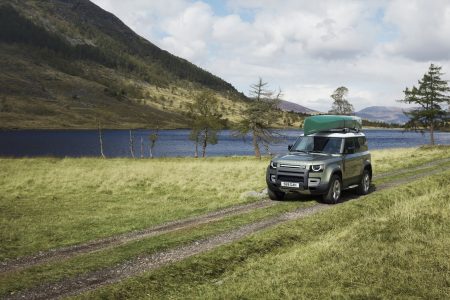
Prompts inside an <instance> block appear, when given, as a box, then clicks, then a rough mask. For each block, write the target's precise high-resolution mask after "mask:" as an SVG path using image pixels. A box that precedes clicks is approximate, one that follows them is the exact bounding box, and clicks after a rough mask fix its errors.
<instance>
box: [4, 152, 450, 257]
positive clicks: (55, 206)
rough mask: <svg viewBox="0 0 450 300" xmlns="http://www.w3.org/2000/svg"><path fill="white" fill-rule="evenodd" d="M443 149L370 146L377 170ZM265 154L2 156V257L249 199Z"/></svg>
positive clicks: (261, 178) (258, 185)
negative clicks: (374, 148)
mask: <svg viewBox="0 0 450 300" xmlns="http://www.w3.org/2000/svg"><path fill="white" fill-rule="evenodd" d="M449 156H450V150H448V148H432V149H426V150H420V149H419V150H417V149H397V150H392V149H390V150H377V151H373V164H374V169H375V172H386V171H389V170H397V169H399V168H402V167H404V166H412V165H415V164H418V163H421V162H424V161H427V160H431V159H436V158H439V157H449ZM267 163H268V158H265V159H263V160H257V159H254V158H251V157H237V158H208V159H197V160H196V159H193V158H166V159H154V160H145V159H144V160H133V159H106V160H103V159H96V158H80V159H70V158H66V159H56V158H33V159H0V166H1V168H0V216H1V218H0V229H1V232H0V243H1V246H0V247H1V248H0V249H1V251H0V260H6V259H10V258H14V257H17V256H22V255H26V254H30V253H33V252H36V251H41V250H46V249H50V248H54V247H60V246H64V245H71V244H75V243H80V242H83V241H88V240H91V239H94V238H99V237H105V236H110V235H113V234H117V233H122V232H127V231H131V230H135V229H141V228H144V227H148V226H152V225H155V224H160V223H162V222H166V221H170V220H174V219H179V218H184V217H188V216H192V215H198V214H201V213H204V212H207V211H212V210H216V209H219V208H223V207H227V206H231V205H236V204H240V203H244V202H249V201H254V199H246V198H243V197H241V194H243V193H244V192H246V191H252V190H261V189H263V188H265V169H266V166H267Z"/></svg>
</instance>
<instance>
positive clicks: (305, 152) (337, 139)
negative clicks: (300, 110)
mask: <svg viewBox="0 0 450 300" xmlns="http://www.w3.org/2000/svg"><path fill="white" fill-rule="evenodd" d="M361 127H362V126H361V119H360V118H357V117H350V116H332V115H322V116H313V117H309V118H307V119H305V126H304V134H302V135H301V136H300V137H299V138H298V139H297V140H296V142H295V143H294V144H293V145H289V146H288V150H289V153H287V154H285V155H280V156H276V157H274V158H273V159H272V160H271V161H270V164H269V166H268V167H267V174H266V182H267V187H268V194H269V197H270V199H272V200H283V199H284V197H285V195H286V193H299V194H315V195H322V196H323V200H324V202H326V203H330V204H334V203H337V202H338V201H339V199H340V197H341V193H342V190H344V189H353V188H355V189H356V191H357V192H358V193H359V194H362V195H364V194H367V193H369V190H370V183H371V179H372V165H371V157H370V153H369V151H368V146H367V140H366V137H365V135H364V134H363V133H362V132H361V131H360V129H361Z"/></svg>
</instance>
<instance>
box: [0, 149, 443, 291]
mask: <svg viewBox="0 0 450 300" xmlns="http://www.w3.org/2000/svg"><path fill="white" fill-rule="evenodd" d="M449 157H450V147H433V148H429V147H425V148H419V149H389V150H377V151H372V159H373V165H374V169H375V170H374V172H375V175H377V174H382V173H383V174H386V172H396V171H399V170H402V169H403V168H405V167H409V168H414V167H416V166H419V165H422V164H424V163H426V162H429V161H433V160H436V159H442V158H449ZM267 162H268V158H264V159H263V160H256V159H254V158H250V157H237V158H208V159H192V158H168V159H154V160H149V159H141V160H132V159H106V160H102V159H95V158H90V159H55V158H37V159H0V165H1V166H2V168H0V211H1V224H0V226H1V235H0V238H1V239H0V241H1V252H0V253H1V261H7V260H9V259H11V258H15V257H19V256H23V255H29V254H33V253H36V252H38V251H45V250H48V249H51V248H57V247H61V246H65V245H71V244H77V243H80V242H85V241H89V240H92V239H96V238H101V237H107V236H111V235H114V234H118V233H124V232H129V231H131V230H136V229H142V228H146V227H149V226H153V225H156V224H161V223H163V222H166V221H170V220H176V219H180V218H185V217H189V216H196V215H200V214H202V213H205V212H208V211H214V210H217V209H219V208H224V207H228V206H232V205H236V204H242V203H247V202H254V201H258V199H251V198H245V197H242V194H243V193H245V192H247V191H252V190H255V191H259V190H262V189H263V188H264V187H265V182H264V172H265V168H266V166H267ZM449 164H450V163H448V162H446V163H444V164H443V165H441V166H448V165H449ZM433 168H437V166H435V167H433V166H431V167H428V168H427V169H425V170H427V171H431V170H433ZM406 175H408V176H410V175H414V171H408V172H406V173H404V174H397V175H395V174H394V175H392V176H388V177H383V178H380V179H376V183H380V182H386V181H389V180H392V179H395V178H399V177H402V176H406ZM449 175H450V174H449V172H447V173H444V174H440V175H436V176H434V177H433V178H428V179H422V180H421V181H420V182H419V183H417V184H411V185H409V186H404V187H400V188H394V189H391V190H385V191H382V192H379V193H378V192H377V193H375V194H372V195H369V196H368V197H366V198H365V199H364V201H357V202H348V203H345V204H344V205H341V206H337V207H336V208H333V209H332V210H331V211H327V212H323V213H320V214H319V215H317V216H314V217H310V218H306V219H303V220H299V221H295V222H290V223H288V224H285V225H282V226H278V227H277V228H274V229H270V230H268V231H265V232H264V233H260V234H257V235H255V236H253V237H250V238H247V239H245V240H243V241H240V242H237V243H233V244H231V245H228V246H222V247H220V248H218V249H216V250H214V251H212V252H209V253H205V254H203V255H199V256H195V257H193V258H190V259H187V260H185V261H182V262H180V263H176V264H173V265H170V266H167V267H164V268H162V269H159V270H155V271H152V272H149V273H147V274H146V275H144V276H140V277H136V278H133V279H132V280H127V281H125V282H123V283H121V284H118V285H114V286H109V287H106V288H103V289H101V290H99V291H95V292H93V293H92V294H89V295H90V296H91V297H93V298H98V297H104V298H112V297H115V298H117V297H119V298H123V297H128V298H155V299H158V298H180V297H181V296H183V298H185V297H187V298H211V297H213V298H267V297H268V298H280V297H286V298H297V297H296V296H297V295H303V296H302V297H305V298H309V297H313V296H314V297H319V296H320V297H327V295H335V296H337V297H340V296H343V295H350V294H351V293H350V292H351V291H353V290H355V292H354V293H353V294H352V295H354V296H357V297H370V296H376V295H384V296H385V297H393V296H395V293H399V294H400V295H407V296H418V297H424V296H431V297H435V298H442V296H445V295H447V294H448V292H449V291H448V286H449V285H448V282H449V280H450V278H449V277H450V276H449V270H450V268H449V264H448V261H450V259H449V257H448V254H447V252H448V251H447V252H446V251H443V249H448V248H449V246H450V242H449V239H448V237H449V234H448V233H449V231H448V228H450V227H449V226H448V225H449V224H448V220H447V219H448V216H449V210H450V207H449V206H448V197H449V196H448V195H449V194H450V190H449V186H450V176H449ZM314 200H318V199H315V198H314V197H312V198H309V199H307V201H293V202H286V203H283V205H277V206H275V207H266V208H263V209H258V210H253V211H250V212H247V213H244V214H240V215H236V216H230V217H226V218H223V219H222V220H219V221H215V222H211V223H206V224H203V225H199V226H195V227H194V228H187V229H183V230H179V231H175V232H172V233H168V234H163V235H160V236H155V237H150V238H144V239H141V240H137V241H133V242H129V243H126V244H124V245H121V246H118V247H114V248H111V249H108V248H107V249H104V250H101V251H97V252H92V253H86V254H82V255H79V256H74V257H72V258H69V259H67V260H61V261H59V260H57V261H54V262H48V263H44V264H40V265H36V266H33V267H30V268H26V269H23V270H18V271H14V272H12V273H4V274H0V282H1V284H0V296H4V295H8V294H10V293H13V292H15V291H19V290H23V289H27V288H31V287H34V286H36V285H38V284H42V283H51V282H57V281H59V280H61V279H64V278H70V277H74V276H79V275H81V274H84V273H86V272H92V271H96V270H100V269H102V268H108V267H111V266H114V265H116V264H120V263H124V262H126V261H129V260H131V259H133V258H135V257H138V256H141V255H145V254H151V253H154V252H157V251H162V250H164V249H170V248H173V247H178V246H180V245H186V244H188V243H191V242H193V241H196V240H198V239H202V238H205V237H209V236H213V235H217V234H219V233H222V232H226V231H229V230H232V229H234V228H238V227H239V226H242V225H245V224H249V223H252V222H256V221H258V220H262V219H265V218H269V217H274V216H277V215H280V214H282V213H284V212H288V211H292V210H294V209H297V208H299V207H306V206H310V205H313V204H314V203H315V201H314ZM445 201H447V202H445ZM299 228H301V230H299ZM426 232H429V234H428V235H427V234H426ZM373 237H375V239H374V238H373ZM441 252H442V253H441ZM418 253H424V254H425V256H424V257H421V256H419V255H418ZM402 257H408V258H411V259H412V260H409V259H408V260H404V259H403V258H402ZM446 260H447V263H446ZM320 262H326V264H323V266H320V267H318V265H317V264H318V263H320ZM408 268H409V269H411V270H412V272H413V273H411V274H410V275H408V276H409V277H408V276H407V274H406V270H407V269H408ZM419 269H422V270H424V271H423V272H424V273H423V274H422V273H421V272H420V271H419ZM439 270H440V271H439ZM332 272H335V273H336V275H333V274H331V273H332ZM384 273H389V274H387V275H386V274H384ZM300 274H301V276H300ZM333 276H334V277H336V278H334V277H333ZM393 276H397V277H398V278H397V280H396V281H395V280H394V278H393ZM427 276H428V277H427ZM322 277H323V278H322ZM384 277H386V278H388V279H389V280H390V281H392V282H387V281H385V280H384V279H383V278H384ZM425 277H426V278H425ZM377 280H378V281H379V282H378V281H377ZM408 280H412V282H416V281H417V283H415V284H416V285H417V284H422V285H421V286H420V287H421V288H420V289H418V290H415V289H412V288H409V289H408V288H407V283H408ZM317 281H320V282H321V283H322V284H323V285H324V289H323V291H322V290H320V291H319V290H317V286H318V284H317ZM394 282H395V284H394ZM445 282H447V283H445ZM375 283H376V284H375ZM261 284H263V285H264V288H261V289H258V290H254V288H252V287H254V286H255V285H258V286H259V285H261ZM446 284H447V285H446ZM424 285H427V286H430V287H432V288H433V289H431V290H430V291H428V292H426V291H425V290H424V288H422V287H423V286H424ZM320 286H321V285H320ZM383 289H387V291H386V292H384V293H382V292H381V291H382V290H383ZM419 292H420V293H419ZM148 295H151V296H148ZM218 296H219V297H218ZM83 297H84V296H83ZM444 298H445V297H444Z"/></svg>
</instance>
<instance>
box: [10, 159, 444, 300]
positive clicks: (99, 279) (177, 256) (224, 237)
mask: <svg viewBox="0 0 450 300" xmlns="http://www.w3.org/2000/svg"><path fill="white" fill-rule="evenodd" d="M441 163H442V162H441ZM446 170H450V167H442V168H437V169H435V170H433V171H430V172H423V173H419V174H415V175H413V176H408V177H405V178H401V179H398V180H395V181H391V182H389V183H385V184H381V185H379V186H377V187H376V190H375V192H377V191H380V190H384V189H387V188H391V187H394V186H398V185H401V184H403V183H406V182H409V181H411V180H414V179H418V178H421V177H425V176H429V175H432V174H435V173H439V172H443V171H446ZM352 198H354V197H351V196H347V197H346V198H344V201H346V200H350V199H352ZM332 207H333V206H332V205H325V204H316V205H314V206H312V207H308V208H302V209H298V210H296V211H294V212H290V213H285V214H282V215H280V216H276V217H272V218H268V219H265V220H262V221H258V222H255V223H251V224H248V225H245V226H242V227H240V228H237V229H234V230H231V231H229V232H226V233H223V234H220V235H216V236H213V237H210V238H207V239H203V240H199V241H196V242H193V243H190V244H188V245H186V246H182V247H178V248H173V249H168V250H165V251H161V252H157V253H154V254H152V255H148V256H140V257H138V258H136V259H134V260H131V261H128V262H126V263H123V264H121V265H118V266H116V267H113V268H107V269H103V270H99V271H96V272H92V273H89V274H86V275H82V276H79V277H75V278H69V279H66V280H62V281H60V282H58V283H54V284H47V285H42V286H38V287H35V288H32V289H29V290H26V291H23V292H21V293H18V294H15V295H11V296H10V297H9V298H8V299H52V298H59V297H65V296H70V295H75V294H79V293H82V292H85V291H88V290H93V289H95V288H98V287H100V286H103V285H107V284H111V283H115V282H118V281H121V280H122V279H125V278H128V277H131V276H136V275H139V274H142V273H143V272H145V271H149V270H152V269H156V268H159V267H162V266H164V265H167V264H169V263H173V262H177V261H180V260H183V259H185V258H187V257H190V256H192V255H196V254H200V253H203V252H205V251H208V250H211V249H213V248H216V247H219V246H221V245H224V244H227V243H231V242H234V241H237V240H239V239H242V238H244V237H246V236H248V235H250V234H253V233H256V232H259V231H261V230H263V229H266V228H268V227H272V226H275V225H277V224H281V223H284V222H287V221H291V220H297V219H300V218H303V217H306V216H310V215H313V214H315V213H318V212H320V211H322V210H325V209H329V208H332Z"/></svg>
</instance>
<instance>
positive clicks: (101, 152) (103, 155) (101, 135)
mask: <svg viewBox="0 0 450 300" xmlns="http://www.w3.org/2000/svg"><path fill="white" fill-rule="evenodd" d="M97 125H98V140H99V143H100V155H101V156H102V158H105V153H104V152H103V134H102V126H101V124H100V120H98V122H97Z"/></svg>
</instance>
